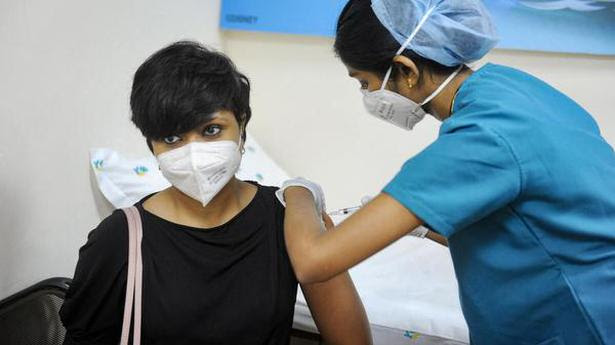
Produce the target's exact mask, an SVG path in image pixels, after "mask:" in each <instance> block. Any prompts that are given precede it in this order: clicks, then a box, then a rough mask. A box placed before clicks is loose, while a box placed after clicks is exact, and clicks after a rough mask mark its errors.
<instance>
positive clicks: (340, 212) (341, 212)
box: [328, 206, 361, 216]
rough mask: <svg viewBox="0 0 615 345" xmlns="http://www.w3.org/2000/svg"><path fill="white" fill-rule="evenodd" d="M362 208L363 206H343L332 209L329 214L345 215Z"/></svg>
mask: <svg viewBox="0 0 615 345" xmlns="http://www.w3.org/2000/svg"><path fill="white" fill-rule="evenodd" d="M360 208H361V206H355V207H346V208H341V209H339V210H335V211H331V212H329V213H328V214H329V215H330V216H344V215H347V214H351V213H354V212H357V211H358V210H359V209H360Z"/></svg>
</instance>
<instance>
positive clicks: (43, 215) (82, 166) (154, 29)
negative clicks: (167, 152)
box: [0, 0, 219, 298]
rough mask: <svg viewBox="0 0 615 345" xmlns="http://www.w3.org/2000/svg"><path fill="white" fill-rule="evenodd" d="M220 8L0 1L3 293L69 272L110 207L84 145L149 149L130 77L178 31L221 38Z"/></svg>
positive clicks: (113, 1)
mask: <svg viewBox="0 0 615 345" xmlns="http://www.w3.org/2000/svg"><path fill="white" fill-rule="evenodd" d="M218 16H219V1H218V0H179V1H166V0H105V1H81V0H58V1H47V0H31V1H23V0H2V1H0V51H1V53H0V298H3V297H5V296H7V295H8V294H10V293H13V292H16V291H18V290H20V289H22V288H24V287H26V286H28V285H30V284H32V283H35V282H37V281H39V280H42V279H45V278H48V277H51V276H69V277H71V276H72V274H73V270H74V265H75V263H76V260H77V250H78V248H79V247H80V246H81V245H83V243H85V240H86V234H87V232H88V231H89V230H91V229H92V228H93V227H95V226H96V224H97V223H98V222H99V221H100V218H101V216H102V215H104V214H105V213H106V212H107V207H108V206H107V205H105V204H104V201H101V200H98V199H97V200H95V199H94V195H97V194H94V193H93V190H92V185H91V182H90V179H91V177H90V172H89V167H88V149H89V148H90V147H98V146H107V147H113V148H116V149H118V150H121V151H123V152H125V153H128V154H134V155H136V154H146V153H147V147H146V146H145V142H144V141H143V140H142V139H141V135H140V133H139V132H138V131H137V130H136V129H135V128H134V126H133V125H132V124H131V123H130V121H129V115H130V112H129V104H128V101H129V95H130V86H131V78H132V75H133V73H134V72H135V70H136V68H137V67H138V66H139V64H140V63H142V62H143V61H144V60H145V58H146V57H147V56H149V55H150V54H151V53H153V52H154V51H156V50H158V49H160V48H162V47H163V46H164V45H166V44H169V43H171V42H173V41H176V40H179V39H185V38H189V39H196V40H199V41H202V42H207V43H210V44H213V45H214V46H219V35H218V29H217V28H218ZM97 204H98V207H97Z"/></svg>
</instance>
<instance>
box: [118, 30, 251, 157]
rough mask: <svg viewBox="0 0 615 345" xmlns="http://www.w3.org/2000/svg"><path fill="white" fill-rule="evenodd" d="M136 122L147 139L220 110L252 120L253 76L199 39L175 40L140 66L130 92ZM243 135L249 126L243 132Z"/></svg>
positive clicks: (241, 119)
mask: <svg viewBox="0 0 615 345" xmlns="http://www.w3.org/2000/svg"><path fill="white" fill-rule="evenodd" d="M130 107H131V110H132V122H133V123H134V124H135V125H136V126H137V128H139V129H140V130H141V133H143V135H144V136H145V138H146V139H147V143H148V146H149V148H150V150H151V149H152V146H151V142H150V141H151V140H162V139H163V138H165V137H168V136H171V135H177V134H182V133H185V132H188V131H190V130H192V129H194V128H196V127H198V126H199V125H201V124H203V123H205V122H207V121H208V120H209V119H210V118H211V116H212V115H213V114H215V113H216V112H218V111H222V110H227V111H231V112H232V113H233V114H234V115H235V118H236V119H237V122H238V123H239V125H240V127H242V128H244V129H245V127H246V125H247V124H248V121H250V117H251V116H252V111H251V109H250V81H249V80H248V78H247V77H246V76H245V75H243V74H241V73H240V72H239V71H238V70H237V68H236V67H235V65H234V64H233V62H232V61H231V60H230V59H229V58H228V57H227V56H226V55H224V54H222V53H220V52H217V51H215V50H213V49H210V48H208V47H206V46H203V45H201V44H199V43H197V42H192V41H180V42H176V43H173V44H171V45H169V46H167V47H165V48H163V49H161V50H159V51H157V52H156V53H154V54H153V55H152V56H150V57H149V58H148V59H147V60H145V62H144V63H143V64H142V65H141V66H140V67H139V69H137V72H136V73H135V75H134V79H133V84H132V93H131V95H130ZM242 136H243V140H244V141H245V130H244V131H243V133H242Z"/></svg>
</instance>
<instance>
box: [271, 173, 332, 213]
mask: <svg viewBox="0 0 615 345" xmlns="http://www.w3.org/2000/svg"><path fill="white" fill-rule="evenodd" d="M291 187H301V188H305V189H307V190H308V191H310V192H311V193H312V197H313V198H314V203H315V204H316V210H317V211H318V212H319V213H322V212H325V210H326V205H325V193H324V192H323V191H322V187H320V185H319V184H318V183H316V182H312V181H310V180H308V179H305V178H303V177H296V178H292V179H290V180H286V181H284V183H283V184H282V187H281V188H280V189H278V191H277V192H276V193H275V195H276V196H277V198H278V200H280V202H281V203H282V205H284V206H286V199H285V196H284V193H285V192H286V190H287V189H288V188H291Z"/></svg>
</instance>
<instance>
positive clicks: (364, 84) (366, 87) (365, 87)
mask: <svg viewBox="0 0 615 345" xmlns="http://www.w3.org/2000/svg"><path fill="white" fill-rule="evenodd" d="M368 87H369V83H368V82H366V81H363V80H362V81H361V89H363V90H367V89H368Z"/></svg>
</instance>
